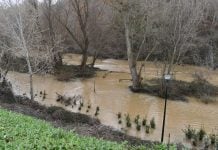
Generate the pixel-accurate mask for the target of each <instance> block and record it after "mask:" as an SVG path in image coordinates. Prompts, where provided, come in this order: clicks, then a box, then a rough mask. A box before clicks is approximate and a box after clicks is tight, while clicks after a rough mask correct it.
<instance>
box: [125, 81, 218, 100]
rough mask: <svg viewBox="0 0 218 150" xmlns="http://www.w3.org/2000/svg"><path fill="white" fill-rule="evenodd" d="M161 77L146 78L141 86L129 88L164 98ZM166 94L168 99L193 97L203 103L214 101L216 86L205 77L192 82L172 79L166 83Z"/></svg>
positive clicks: (216, 94) (135, 91)
mask: <svg viewBox="0 0 218 150" xmlns="http://www.w3.org/2000/svg"><path fill="white" fill-rule="evenodd" d="M161 83H162V80H161V79H151V80H147V81H146V82H145V83H143V84H142V86H141V88H138V89H133V88H132V86H129V88H130V90H131V91H132V92H134V93H144V94H149V95H152V96H157V97H160V98H165V85H163V88H161V87H162V86H161ZM167 87H168V95H167V97H168V98H169V99H170V100H176V101H184V102H187V101H188V97H194V98H197V99H199V100H200V101H202V102H204V103H206V104H207V103H210V102H215V100H214V99H213V98H214V97H216V96H218V86H215V85H212V84H210V83H209V82H208V81H207V80H205V79H196V80H193V81H192V82H186V81H181V80H172V81H170V82H169V83H167Z"/></svg>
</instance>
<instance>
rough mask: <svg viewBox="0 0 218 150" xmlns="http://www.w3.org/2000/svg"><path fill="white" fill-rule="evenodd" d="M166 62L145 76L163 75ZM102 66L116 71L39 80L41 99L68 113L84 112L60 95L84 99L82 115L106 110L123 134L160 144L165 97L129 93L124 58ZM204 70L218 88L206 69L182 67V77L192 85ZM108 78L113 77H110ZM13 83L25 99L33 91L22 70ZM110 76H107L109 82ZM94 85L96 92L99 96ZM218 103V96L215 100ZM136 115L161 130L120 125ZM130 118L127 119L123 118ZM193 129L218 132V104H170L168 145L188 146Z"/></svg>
mask: <svg viewBox="0 0 218 150" xmlns="http://www.w3.org/2000/svg"><path fill="white" fill-rule="evenodd" d="M64 62H65V63H67V64H78V62H79V57H78V55H70V54H68V55H65V57H64ZM160 66H161V64H152V63H147V64H146V68H147V69H146V70H144V72H143V73H144V77H146V78H154V77H157V76H158V74H159V73H160ZM96 67H99V68H101V69H105V70H109V71H115V72H112V73H108V72H107V71H101V72H98V73H97V76H96V77H95V78H92V79H84V80H80V79H76V80H73V81H71V82H60V81H57V80H56V79H55V77H54V76H51V75H46V76H38V75H35V76H34V90H35V93H36V94H38V96H36V98H35V99H36V100H37V101H39V102H40V103H41V104H45V105H47V106H54V105H55V106H61V107H64V108H66V109H67V110H70V111H74V112H78V108H76V107H74V108H72V107H71V106H68V107H65V106H64V105H62V104H60V103H58V102H56V98H57V94H56V93H59V94H62V95H66V96H74V95H82V96H83V101H84V105H85V107H84V108H82V110H81V112H82V113H84V114H89V115H91V116H94V113H95V108H96V107H97V106H99V107H100V115H99V116H98V118H99V119H100V120H101V122H102V123H103V124H105V125H109V126H112V127H114V128H116V129H119V130H122V131H123V132H126V133H127V134H129V135H133V136H137V137H140V138H142V139H147V140H158V141H159V140H160V137H161V128H162V117H163V107H164V101H163V100H162V99H160V98H157V97H154V96H149V95H146V94H135V93H132V92H130V91H129V90H128V86H129V85H130V84H131V83H130V81H122V82H119V79H129V78H130V75H129V70H128V65H127V62H126V61H121V60H112V59H107V60H98V61H97V64H96ZM199 70H201V71H204V72H206V74H207V76H208V80H209V81H210V82H211V83H213V84H216V85H218V72H217V71H208V70H207V69H205V68H199V67H194V66H184V67H182V66H177V68H176V75H175V78H176V79H180V80H185V81H192V80H193V77H192V75H193V73H195V71H199ZM105 74H107V75H105ZM8 77H9V79H10V80H11V82H12V83H13V89H14V92H15V93H16V94H20V95H22V94H23V93H28V91H29V84H28V76H27V74H21V73H16V72H10V73H9V76H8ZM103 77H104V78H103ZM94 83H95V88H96V93H94ZM44 90H45V91H46V93H47V96H46V99H45V100H44V101H43V100H42V97H40V96H39V93H40V91H44ZM215 99H217V98H215ZM89 104H91V106H92V110H91V111H90V112H89V113H86V108H87V106H88V105H89ZM118 112H122V114H127V113H129V114H130V117H131V119H132V120H133V119H134V118H135V117H136V116H137V115H140V116H141V118H143V117H147V120H148V121H149V120H150V119H151V118H152V117H154V118H155V122H156V124H157V127H156V129H155V130H154V131H152V132H151V133H150V134H146V133H145V131H144V129H142V130H141V131H139V132H138V131H136V129H135V125H134V123H133V127H132V129H129V130H126V128H125V121H124V120H123V125H119V124H118V119H117V113H118ZM123 118H124V117H123ZM187 125H192V126H194V127H197V128H200V127H202V126H203V127H204V128H205V130H206V131H208V132H212V131H213V132H217V129H218V103H213V104H208V105H206V104H203V103H201V102H199V101H198V100H197V99H194V98H190V99H189V102H179V101H169V102H168V106H167V118H166V130H165V133H166V134H165V141H167V140H168V138H167V137H168V134H169V133H170V135H171V141H174V142H183V141H184V133H183V132H182V129H184V128H185V127H186V126H187Z"/></svg>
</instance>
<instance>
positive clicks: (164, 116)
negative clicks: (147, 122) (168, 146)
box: [161, 80, 168, 143]
mask: <svg viewBox="0 0 218 150" xmlns="http://www.w3.org/2000/svg"><path fill="white" fill-rule="evenodd" d="M167 83H168V81H167V80H166V91H165V105H164V114H163V126H162V135H161V143H163V139H164V129H165V119H166V109H167V95H168V93H167V92H168V91H167V88H168V87H167Z"/></svg>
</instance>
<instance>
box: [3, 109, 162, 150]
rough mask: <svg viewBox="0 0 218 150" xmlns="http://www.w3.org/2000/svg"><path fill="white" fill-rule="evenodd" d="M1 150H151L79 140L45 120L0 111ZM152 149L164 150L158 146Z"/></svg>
mask: <svg viewBox="0 0 218 150" xmlns="http://www.w3.org/2000/svg"><path fill="white" fill-rule="evenodd" d="M0 149H21V150H22V149H40V150H41V149H52V150H59V149H67V150H68V149H73V150H77V149H78V150H94V149H95V150H125V149H132V150H134V149H148V148H145V147H140V148H139V147H138V148H133V147H127V145H126V143H123V144H118V143H116V142H108V141H104V140H99V139H95V138H91V137H80V136H79V135H76V134H75V133H73V132H67V131H64V130H62V129H57V128H54V127H52V125H50V124H49V123H46V122H45V121H41V120H37V119H34V118H31V117H28V116H24V115H21V114H16V113H12V112H9V111H6V110H3V109H0ZM152 149H157V150H159V149H165V146H164V145H156V146H154V147H153V148H152Z"/></svg>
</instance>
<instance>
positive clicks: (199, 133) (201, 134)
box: [197, 128, 206, 141]
mask: <svg viewBox="0 0 218 150" xmlns="http://www.w3.org/2000/svg"><path fill="white" fill-rule="evenodd" d="M197 135H198V138H199V140H200V141H202V140H203V138H204V137H205V135H206V132H205V130H204V129H203V128H201V129H200V130H199V131H198V133H197Z"/></svg>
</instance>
